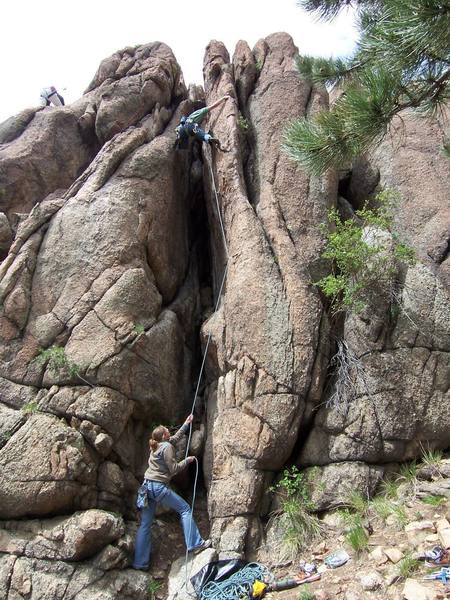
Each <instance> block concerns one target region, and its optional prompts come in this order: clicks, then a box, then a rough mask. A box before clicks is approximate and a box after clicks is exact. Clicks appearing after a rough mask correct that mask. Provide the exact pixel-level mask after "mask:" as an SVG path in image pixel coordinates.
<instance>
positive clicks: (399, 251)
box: [394, 242, 416, 265]
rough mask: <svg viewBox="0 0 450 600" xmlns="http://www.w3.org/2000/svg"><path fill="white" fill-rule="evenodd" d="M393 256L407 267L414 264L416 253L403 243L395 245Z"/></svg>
mask: <svg viewBox="0 0 450 600" xmlns="http://www.w3.org/2000/svg"><path fill="white" fill-rule="evenodd" d="M394 256H395V258H396V259H397V260H399V261H401V262H403V263H405V264H408V265H413V264H414V263H415V262H416V253H415V251H414V248H411V246H408V245H407V244H404V243H403V242H399V243H398V244H396V246H395V248H394Z"/></svg>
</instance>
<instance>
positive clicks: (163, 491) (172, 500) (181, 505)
mask: <svg viewBox="0 0 450 600" xmlns="http://www.w3.org/2000/svg"><path fill="white" fill-rule="evenodd" d="M192 419H193V417H192V415H189V417H188V418H187V419H186V421H185V422H184V424H183V425H182V427H181V428H180V429H179V430H178V431H177V433H176V434H175V435H173V436H171V435H170V433H169V430H168V429H167V427H164V425H159V426H158V427H156V429H154V430H153V432H152V437H151V438H150V440H149V446H150V457H149V459H148V468H147V470H146V471H145V475H144V483H143V484H142V485H141V487H140V488H139V490H138V497H137V502H136V505H137V507H138V509H139V510H140V514H141V522H140V525H139V529H138V531H137V534H136V544H135V551H134V561H133V568H134V569H138V570H141V571H146V570H147V569H148V566H149V563H150V553H151V526H152V522H153V517H154V516H155V509H156V505H157V504H158V503H161V504H163V505H164V506H166V507H168V508H173V509H174V510H176V511H177V513H178V514H179V515H180V519H181V525H182V527H183V533H184V540H185V543H186V548H187V550H188V552H191V551H193V552H194V553H197V552H200V551H201V550H204V549H206V548H209V547H210V546H211V540H203V539H202V537H201V535H200V532H199V530H198V527H197V525H196V524H195V521H194V519H193V518H192V514H191V509H190V507H189V504H188V503H187V502H186V501H185V500H183V498H181V496H179V495H178V494H176V493H175V492H174V491H173V490H171V489H170V488H169V486H168V484H169V481H170V480H171V479H172V477H173V476H174V475H176V474H177V473H179V472H180V471H182V470H183V469H185V468H186V467H187V466H188V465H189V464H190V463H191V462H193V461H195V460H196V458H195V457H194V456H188V457H187V458H185V459H184V460H182V461H180V462H178V463H177V461H176V458H175V448H174V446H173V444H176V443H177V442H179V441H180V439H181V438H182V436H183V434H185V433H187V431H188V430H189V424H190V423H191V422H192Z"/></svg>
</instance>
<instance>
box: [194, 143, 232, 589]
mask: <svg viewBox="0 0 450 600" xmlns="http://www.w3.org/2000/svg"><path fill="white" fill-rule="evenodd" d="M210 158H211V161H209V160H208V159H207V163H208V166H209V171H210V174H211V180H212V184H213V190H214V195H215V199H216V208H217V216H218V218H219V223H220V230H221V232H222V239H223V245H224V249H225V255H226V258H227V262H226V264H225V268H224V271H223V277H222V281H221V283H220V287H219V291H218V293H217V300H216V304H215V306H214V312H217V310H218V308H219V304H220V300H221V297H222V290H223V286H224V284H225V279H226V276H227V272H228V247H227V238H226V236H225V229H224V226H223V221H222V213H221V211H220V205H219V196H218V194H217V188H216V182H215V180H214V172H213V169H212V154H210ZM211 338H212V333H211V331H210V332H209V333H208V338H207V340H206V346H205V351H204V352H203V358H202V364H201V365H200V372H199V375H198V379H197V386H196V388H195V394H194V401H193V403H192V408H191V413H190V414H191V415H193V414H194V409H195V404H196V402H197V397H198V392H199V389H200V383H201V381H202V377H203V371H204V369H205V363H206V357H207V355H208V348H209V344H210V342H211ZM191 438H192V421H191V423H189V435H188V441H187V445H186V454H185V457H184V458H185V459H186V458H187V456H188V454H189V446H190V444H191ZM195 466H196V471H195V479H194V490H193V493H192V504H191V520H190V523H189V535H188V538H189V539H190V537H191V527H192V519H193V513H194V504H195V496H196V493H197V480H198V460H197V459H195ZM188 559H189V551H188V549H187V547H186V557H185V563H184V566H185V586H186V592H187V593H188V594H189V592H188V566H187V565H188ZM191 569H192V567H191ZM189 575H190V573H189ZM189 595H191V594H189Z"/></svg>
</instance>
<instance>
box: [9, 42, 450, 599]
mask: <svg viewBox="0 0 450 600" xmlns="http://www.w3.org/2000/svg"><path fill="white" fill-rule="evenodd" d="M296 54H297V49H296V47H295V46H294V44H293V41H292V39H291V38H290V37H289V36H288V35H287V34H282V33H279V34H274V35H271V36H269V37H268V38H266V39H265V40H261V41H259V42H258V43H257V45H256V46H255V48H254V49H253V50H250V48H249V47H248V45H247V44H246V43H245V42H239V44H238V45H237V47H236V51H235V54H234V56H233V58H232V60H230V57H229V54H228V52H227V50H226V49H225V47H224V46H223V44H221V43H220V42H216V41H213V42H211V43H210V44H209V46H208V48H207V50H206V55H205V60H204V78H205V89H204V91H203V90H202V89H199V88H196V87H190V88H189V91H188V90H186V88H185V86H184V84H183V80H182V76H181V72H180V69H179V66H178V64H177V62H176V60H175V58H174V56H173V54H172V52H171V51H170V49H169V48H168V47H167V46H165V45H164V44H161V43H154V44H148V45H145V46H139V47H136V48H126V49H124V50H122V51H120V52H117V53H116V54H114V55H113V56H112V57H110V58H108V59H106V60H105V61H103V62H102V63H101V65H100V67H99V69H98V71H97V73H96V75H95V77H94V79H93V81H92V83H91V84H90V85H89V87H88V90H87V91H86V93H85V94H84V95H83V97H82V98H81V99H80V100H78V101H77V102H75V103H74V104H72V105H70V106H66V107H61V108H53V107H48V108H44V109H30V110H27V111H24V112H23V113H21V114H20V115H18V116H17V117H12V118H11V119H9V120H8V121H6V122H5V123H3V124H1V125H0V211H1V212H0V258H1V259H2V263H1V264H0V300H1V302H0V519H2V520H3V521H0V589H6V590H7V593H6V598H7V600H14V599H15V598H17V597H24V596H25V597H28V596H30V594H31V596H30V597H36V598H38V597H44V590H45V597H46V598H49V599H51V600H59V599H62V598H65V597H69V596H70V597H71V598H76V599H77V600H80V599H84V598H86V599H88V598H89V599H90V600H91V599H97V598H98V600H100V599H102V600H103V599H105V598H108V599H109V598H110V599H111V600H115V599H118V598H121V599H122V598H147V597H148V591H147V584H148V579H147V577H146V576H145V575H144V574H140V573H135V572H130V571H127V570H125V567H126V566H127V565H128V564H129V560H130V553H131V552H132V546H133V537H134V531H135V522H134V519H135V511H134V499H135V494H136V489H137V487H138V484H139V481H140V479H141V478H142V475H143V472H144V470H145V464H146V459H147V454H148V450H147V438H148V433H149V431H150V429H151V428H152V426H153V425H154V424H155V423H156V422H164V423H169V422H173V423H180V422H181V419H182V417H184V416H185V415H186V414H187V413H188V412H189V410H190V407H191V402H192V393H193V390H194V388H195V384H196V377H197V375H198V367H199V366H200V359H201V345H203V348H205V347H207V348H208V354H207V357H206V358H207V360H206V380H205V381H206V385H204V386H200V395H199V396H200V397H199V400H198V405H197V407H196V411H195V412H196V416H197V424H196V429H198V433H197V434H196V435H195V436H194V438H195V444H194V445H195V448H194V450H192V452H195V454H196V455H199V456H200V455H201V453H202V452H203V456H202V463H203V474H204V480H205V483H206V488H207V492H208V512H209V519H210V526H211V537H212V538H213V542H214V548H215V550H216V551H217V552H218V556H219V558H223V557H225V556H241V555H243V554H245V553H249V552H250V551H251V550H253V549H254V548H255V547H256V546H257V545H258V544H259V542H260V540H261V538H262V536H263V525H264V520H265V518H266V516H267V513H268V512H269V510H270V503H271V496H270V494H268V493H267V490H268V487H269V486H270V484H271V483H272V481H273V479H274V478H275V477H276V476H277V475H278V473H279V472H280V470H282V469H283V467H284V466H285V465H286V463H288V462H289V461H294V462H296V463H297V464H298V465H300V466H302V467H305V468H307V469H308V472H309V473H310V474H311V473H312V474H314V475H313V477H311V479H312V480H313V481H314V483H315V484H316V485H315V487H313V500H314V502H315V504H316V508H317V510H325V509H327V508H329V507H333V506H337V505H339V504H340V503H341V502H342V500H343V499H344V496H345V494H348V493H349V491H351V490H352V491H354V490H359V491H361V492H363V493H364V494H367V493H368V494H372V493H373V492H374V491H375V489H376V487H377V485H378V483H379V481H380V479H381V477H382V474H383V472H384V469H385V467H386V465H389V463H393V462H398V461H402V460H407V459H409V458H413V457H415V456H417V455H418V454H420V447H421V444H422V445H423V444H425V445H429V446H431V447H435V448H446V447H448V446H449V445H450V434H449V431H450V429H449V424H450V412H449V406H450V405H449V403H448V388H449V373H450V369H449V350H450V337H449V336H450V334H449V332H450V316H449V315H450V310H449V309H450V302H449V294H448V282H449V279H448V268H449V264H450V263H449V258H448V240H449V231H450V216H449V205H448V202H447V203H446V199H448V192H447V189H448V182H449V181H450V167H449V163H448V162H445V160H446V159H444V158H443V157H441V156H440V155H439V149H438V147H439V142H440V140H439V139H438V138H439V136H440V135H441V129H439V127H438V126H437V125H436V127H434V126H432V127H430V128H429V129H427V128H426V126H425V125H424V124H423V123H422V122H419V121H416V120H414V119H413V118H412V117H411V116H410V115H405V118H404V121H405V124H406V125H405V127H406V138H405V139H406V142H405V143H404V144H403V146H399V145H398V144H397V146H394V147H395V148H396V150H395V151H393V150H392V145H391V142H390V140H386V141H385V142H384V143H383V144H382V145H380V147H379V148H378V149H377V150H376V152H374V153H373V154H372V155H371V156H368V157H365V159H364V160H361V161H359V162H358V163H356V164H355V165H354V168H353V170H352V172H351V174H349V175H348V177H347V191H346V197H345V198H341V199H340V201H339V206H340V207H345V212H346V214H347V215H348V216H352V214H353V209H354V208H356V207H358V206H360V205H361V202H362V201H363V199H364V197H365V196H366V195H367V194H369V195H370V194H371V193H372V192H373V191H374V189H375V188H376V186H378V185H381V186H387V187H395V188H397V189H399V191H400V193H401V201H400V203H399V206H398V208H397V213H396V217H395V218H396V228H397V231H398V232H400V233H401V234H402V235H403V236H404V238H405V240H406V241H408V242H409V243H410V244H411V245H413V246H414V248H415V249H416V253H417V258H418V260H417V262H416V264H415V265H414V266H412V267H410V268H409V269H404V268H403V269H400V268H399V270H398V273H397V276H396V282H395V283H396V285H395V286H393V288H392V290H393V291H392V293H391V292H389V293H386V290H380V293H379V295H377V296H376V297H374V299H373V303H372V305H371V306H369V307H368V309H367V310H366V312H364V313H362V314H360V315H354V314H348V315H347V316H346V318H345V320H344V321H343V322H342V321H341V322H339V321H336V319H330V318H329V315H328V312H327V307H326V306H325V305H324V303H323V301H322V299H321V297H320V296H319V293H318V290H317V288H316V286H314V284H313V282H314V281H315V280H317V279H318V278H320V277H321V276H322V275H324V274H325V273H326V272H327V269H328V268H329V266H328V265H327V264H326V263H325V262H324V261H323V259H321V252H322V250H323V247H324V239H323V234H322V233H321V230H320V229H319V227H318V225H319V224H320V223H323V222H324V221H325V220H326V214H327V210H328V209H329V208H330V207H331V206H334V205H336V204H337V203H338V179H337V175H336V174H334V173H328V174H327V175H326V176H324V177H322V178H315V177H311V176H309V175H307V174H305V173H304V172H303V171H302V170H301V169H300V168H299V167H297V166H296V165H295V164H293V163H292V162H290V161H289V159H288V158H287V157H286V156H284V154H283V152H282V149H281V144H282V135H283V128H284V125H285V123H286V122H287V121H289V120H291V119H293V118H295V117H299V116H306V117H307V118H308V117H310V116H312V115H314V114H315V112H316V111H318V110H321V109H324V108H325V109H326V107H327V103H328V97H327V93H326V91H325V90H323V89H317V88H312V87H311V86H309V84H307V83H305V82H304V81H302V80H301V79H299V77H298V75H297V72H296V68H295V57H296ZM223 95H229V98H228V99H227V100H226V102H224V103H223V104H221V105H220V107H219V108H217V109H215V110H214V111H212V112H211V113H210V115H209V117H208V121H207V122H206V124H205V126H206V128H209V129H212V130H213V131H214V133H215V135H216V136H217V137H218V138H219V139H220V141H221V143H222V145H223V146H224V147H225V149H226V152H223V153H222V152H218V151H214V150H213V151H211V149H210V148H209V147H206V146H205V147H204V148H200V146H199V145H198V144H196V143H193V144H190V147H189V149H188V150H187V151H178V150H176V149H175V148H174V141H175V134H174V128H175V126H176V124H177V122H178V119H179V117H180V116H181V115H182V114H188V113H189V112H190V111H192V110H194V109H196V108H199V107H200V106H201V105H202V104H203V103H204V101H206V103H207V104H211V103H212V102H214V101H215V100H216V99H218V98H220V97H221V96H223ZM24 172H26V174H27V177H24V176H23V173H24ZM341 188H342V185H341ZM430 190H431V191H430ZM219 217H220V218H219ZM366 233H367V235H373V234H374V232H366ZM377 235H378V234H377ZM224 274H225V275H224ZM394 308H396V310H394ZM199 333H200V335H199ZM336 340H337V341H336ZM337 350H338V351H339V352H341V353H344V354H345V356H346V357H347V358H348V359H349V360H348V361H347V362H348V363H349V364H350V365H351V367H350V372H349V373H347V375H349V377H348V378H349V379H350V380H351V381H352V382H353V383H352V386H351V388H350V389H349V391H348V393H347V394H346V397H340V398H338V400H339V402H334V403H332V405H330V406H328V405H327V403H328V401H329V400H330V398H332V397H333V392H334V391H335V389H336V381H337V379H338V378H339V377H340V376H341V375H342V373H340V372H336V371H333V369H332V367H333V364H334V362H333V358H332V357H333V355H334V354H335V352H336V351H337ZM355 365H356V366H355ZM352 369H353V370H352ZM200 421H202V423H200ZM197 425H198V426H197ZM203 432H205V436H204V435H203ZM204 437H206V441H205V440H204V439H203V438H204ZM445 481H446V480H445ZM426 485H427V484H425V483H424V484H423V486H425V487H424V490H425V488H426ZM442 485H444V484H442ZM424 493H426V492H425V491H424ZM108 511H109V512H108ZM116 513H117V514H116ZM119 515H121V516H119ZM123 518H124V519H126V521H124V520H123ZM133 523H134V525H133ZM210 556H211V557H212V556H216V554H214V553H213V551H212V550H211V552H210ZM174 558H176V557H174ZM178 558H179V561H178V562H177V563H175V566H174V569H173V570H172V575H171V581H172V583H171V589H170V594H171V597H178V596H177V593H178V591H179V590H177V589H176V588H177V585H178V584H177V583H176V582H177V581H178V579H179V578H180V577H182V575H181V573H182V572H183V569H182V568H181V567H182V561H183V559H182V558H180V557H178ZM200 562H201V561H200ZM180 568H181V570H180ZM174 586H175V587H174ZM368 589H369V588H368Z"/></svg>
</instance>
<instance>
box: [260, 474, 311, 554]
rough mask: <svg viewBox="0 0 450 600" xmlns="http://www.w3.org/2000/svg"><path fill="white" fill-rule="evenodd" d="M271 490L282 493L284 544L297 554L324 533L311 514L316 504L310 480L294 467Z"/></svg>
mask: <svg viewBox="0 0 450 600" xmlns="http://www.w3.org/2000/svg"><path fill="white" fill-rule="evenodd" d="M271 490H272V491H273V490H279V491H281V497H282V499H281V505H282V513H283V514H282V517H281V525H282V528H283V531H284V543H285V544H286V546H287V547H288V548H289V549H290V550H291V551H292V552H293V553H294V554H296V553H298V552H300V551H301V550H302V548H304V546H305V545H306V544H308V543H309V542H310V541H311V540H313V539H314V538H315V537H316V536H317V535H319V533H320V532H321V531H322V525H321V523H320V521H319V519H318V518H317V517H316V516H315V515H314V514H311V511H313V510H314V503H313V502H312V500H311V495H310V487H309V481H308V478H307V477H306V476H305V474H304V473H302V472H300V471H299V469H298V468H297V467H296V466H295V465H293V466H291V467H290V468H288V469H285V470H284V471H283V474H282V476H281V479H280V481H279V482H278V484H277V485H276V486H274V487H272V488H271Z"/></svg>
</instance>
